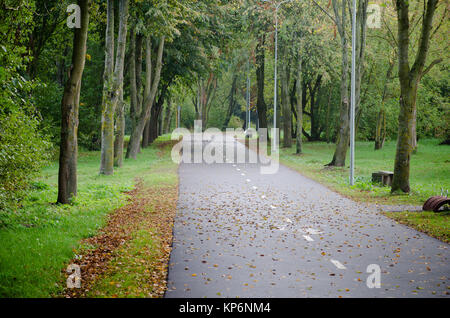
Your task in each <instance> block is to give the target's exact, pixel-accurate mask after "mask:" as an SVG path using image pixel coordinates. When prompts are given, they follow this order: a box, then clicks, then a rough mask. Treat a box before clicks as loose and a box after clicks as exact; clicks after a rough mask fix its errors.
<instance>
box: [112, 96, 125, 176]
mask: <svg viewBox="0 0 450 318" xmlns="http://www.w3.org/2000/svg"><path fill="white" fill-rule="evenodd" d="M124 137H125V103H124V101H123V88H122V89H121V90H120V97H119V102H118V104H117V118H116V137H115V139H114V166H116V167H118V168H121V167H122V165H123V142H124Z"/></svg>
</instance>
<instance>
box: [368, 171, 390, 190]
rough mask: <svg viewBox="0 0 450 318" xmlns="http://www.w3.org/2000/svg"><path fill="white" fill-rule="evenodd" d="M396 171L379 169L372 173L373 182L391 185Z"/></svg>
mask: <svg viewBox="0 0 450 318" xmlns="http://www.w3.org/2000/svg"><path fill="white" fill-rule="evenodd" d="M393 178H394V173H393V172H391V171H378V172H374V173H372V182H378V183H381V184H383V185H387V186H391V185H392V179H393Z"/></svg>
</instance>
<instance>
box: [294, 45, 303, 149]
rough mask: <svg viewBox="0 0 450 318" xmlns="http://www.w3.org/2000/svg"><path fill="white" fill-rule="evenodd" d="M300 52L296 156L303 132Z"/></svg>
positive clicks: (300, 145) (299, 63)
mask: <svg viewBox="0 0 450 318" xmlns="http://www.w3.org/2000/svg"><path fill="white" fill-rule="evenodd" d="M301 54H302V52H300V53H299V57H298V62H297V63H298V65H297V85H296V87H297V142H296V154H298V155H299V154H301V153H302V152H303V149H302V146H303V143H302V131H303V101H302V97H303V92H302V89H303V85H302V82H303V76H302V56H301Z"/></svg>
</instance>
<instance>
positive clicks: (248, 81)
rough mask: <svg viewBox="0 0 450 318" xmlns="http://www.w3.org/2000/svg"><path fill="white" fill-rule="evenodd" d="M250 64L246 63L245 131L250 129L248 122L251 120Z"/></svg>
mask: <svg viewBox="0 0 450 318" xmlns="http://www.w3.org/2000/svg"><path fill="white" fill-rule="evenodd" d="M250 86H251V85H250V62H247V115H246V118H247V124H246V126H247V129H249V128H250V122H251V118H250V97H251V94H250Z"/></svg>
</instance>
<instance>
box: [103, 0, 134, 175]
mask: <svg viewBox="0 0 450 318" xmlns="http://www.w3.org/2000/svg"><path fill="white" fill-rule="evenodd" d="M119 12H120V21H119V35H118V39H117V52H116V59H115V67H114V73H110V72H111V69H112V67H113V65H114V61H113V59H112V55H113V54H114V18H113V16H114V7H113V0H108V25H107V31H106V33H107V36H106V40H107V45H106V47H107V56H108V58H106V59H105V80H106V79H107V80H106V85H105V90H104V96H103V99H104V101H103V110H102V146H101V164H100V174H105V175H112V174H113V173H114V113H115V111H116V108H117V105H118V103H119V99H120V90H121V89H122V86H123V71H124V62H125V48H126V40H127V31H128V26H127V22H128V0H120V1H119ZM110 20H111V23H110ZM106 72H108V74H106Z"/></svg>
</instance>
